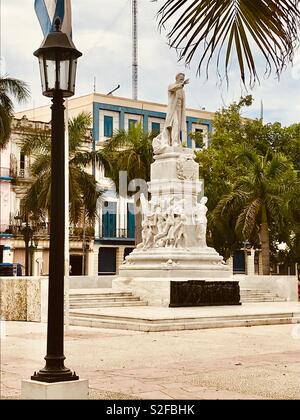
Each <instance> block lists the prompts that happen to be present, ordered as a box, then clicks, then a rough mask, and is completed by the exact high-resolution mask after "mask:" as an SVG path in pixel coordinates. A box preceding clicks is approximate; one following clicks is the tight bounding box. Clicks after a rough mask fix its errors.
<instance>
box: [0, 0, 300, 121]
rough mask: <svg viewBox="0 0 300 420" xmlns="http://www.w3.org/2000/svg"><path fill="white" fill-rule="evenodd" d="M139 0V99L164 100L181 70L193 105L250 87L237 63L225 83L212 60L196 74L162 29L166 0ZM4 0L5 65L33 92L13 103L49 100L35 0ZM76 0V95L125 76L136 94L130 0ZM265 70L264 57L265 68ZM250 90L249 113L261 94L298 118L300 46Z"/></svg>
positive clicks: (106, 87)
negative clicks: (38, 54)
mask: <svg viewBox="0 0 300 420" xmlns="http://www.w3.org/2000/svg"><path fill="white" fill-rule="evenodd" d="M138 3H139V95H138V96H139V99H144V100H147V101H154V102H162V103H165V102H166V100H167V93H166V88H167V85H168V84H169V83H170V82H171V81H172V80H173V78H174V75H175V74H176V73H177V72H178V71H185V73H186V75H187V77H189V78H190V85H189V86H187V89H186V94H187V106H188V107H193V108H200V107H201V108H202V107H205V108H206V109H207V110H209V111H215V110H217V109H219V108H220V107H221V106H222V105H228V104H229V103H230V102H231V101H232V100H237V99H238V98H239V97H240V95H241V94H243V93H245V91H243V90H242V87H241V84H240V82H239V77H238V73H237V72H234V70H232V71H231V74H230V85H229V87H228V88H227V85H226V84H225V83H224V84H223V85H221V86H220V83H219V80H218V77H217V75H216V69H215V68H214V67H213V66H212V67H211V70H210V77H209V80H206V78H205V76H203V77H201V78H199V77H196V70H197V65H196V63H194V64H193V65H192V66H191V68H190V69H185V67H184V65H183V64H178V63H177V55H176V52H175V51H173V50H170V49H169V47H168V46H167V41H166V34H165V32H162V33H160V32H159V31H158V29H157V21H156V18H155V16H156V12H157V11H158V8H159V4H161V3H162V0H160V1H159V2H158V3H155V2H154V3H153V2H151V0H139V2H138ZM0 4H1V54H0V55H1V72H2V73H8V74H9V75H10V76H12V77H16V78H20V79H22V80H24V81H26V82H27V83H28V84H29V86H30V89H31V92H32V98H31V100H30V102H29V103H28V104H26V105H23V106H21V107H17V108H16V109H17V110H22V109H26V108H31V107H32V106H39V105H43V104H45V103H49V101H48V99H47V98H44V97H43V96H42V94H41V88H40V76H39V72H38V63H37V59H36V58H35V57H34V56H33V55H32V53H33V51H34V50H36V49H37V48H38V47H39V46H40V44H41V42H42V39H43V36H42V32H41V28H40V26H39V22H38V20H37V17H36V15H35V12H34V6H33V5H34V0H0ZM72 5H73V40H74V42H75V45H76V47H77V48H78V49H79V50H80V51H81V52H82V53H83V57H82V58H80V60H79V65H78V76H77V83H76V95H84V94H88V93H91V92H92V91H93V84H94V77H96V89H97V92H99V93H107V92H109V91H110V90H112V89H113V88H114V87H116V86H117V85H118V84H120V85H121V88H120V89H119V90H118V91H117V92H116V93H115V95H116V96H117V95H119V96H125V97H131V56H132V53H131V0H72ZM259 62H260V60H259ZM233 68H234V67H233ZM263 70H264V67H263V63H262V67H261V68H260V74H263ZM248 93H252V94H253V96H254V98H255V102H254V105H253V106H252V108H251V110H250V111H249V112H248V113H247V114H246V115H248V116H252V117H257V116H259V113H260V102H261V100H262V101H263V104H264V117H265V120H266V121H270V122H273V121H280V122H282V123H283V124H284V125H288V124H291V123H294V122H298V121H299V122H300V101H299V93H300V54H299V55H298V56H296V59H295V64H294V67H293V68H291V67H289V68H287V69H286V71H285V72H284V73H283V75H282V77H281V80H280V81H279V82H278V81H277V79H275V77H274V76H273V75H272V76H271V77H269V78H268V79H267V80H264V79H263V78H262V79H261V84H260V86H257V87H256V88H255V89H253V90H252V91H249V92H248Z"/></svg>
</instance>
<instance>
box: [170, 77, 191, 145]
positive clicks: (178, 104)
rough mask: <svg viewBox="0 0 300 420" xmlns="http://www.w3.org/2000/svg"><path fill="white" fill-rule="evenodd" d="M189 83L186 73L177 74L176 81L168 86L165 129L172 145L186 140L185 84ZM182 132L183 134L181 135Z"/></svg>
mask: <svg viewBox="0 0 300 420" xmlns="http://www.w3.org/2000/svg"><path fill="white" fill-rule="evenodd" d="M188 83H189V79H186V80H185V74H184V73H178V74H177V75H176V83H174V84H172V85H170V86H169V87H168V110H167V117H166V122H165V127H164V128H165V129H166V130H167V132H168V136H169V145H170V146H179V145H180V144H181V142H182V141H183V140H186V115H185V93H184V90H183V88H184V86H185V85H186V84H188ZM180 134H181V136H180Z"/></svg>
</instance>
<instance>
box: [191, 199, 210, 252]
mask: <svg viewBox="0 0 300 420" xmlns="http://www.w3.org/2000/svg"><path fill="white" fill-rule="evenodd" d="M206 203H207V197H202V198H201V200H200V203H197V204H196V210H195V212H194V223H195V225H196V237H197V239H198V243H199V246H200V247H201V248H205V247H206V246H207V245H206V229H207V217H206V213H207V210H208V209H207V207H206Z"/></svg>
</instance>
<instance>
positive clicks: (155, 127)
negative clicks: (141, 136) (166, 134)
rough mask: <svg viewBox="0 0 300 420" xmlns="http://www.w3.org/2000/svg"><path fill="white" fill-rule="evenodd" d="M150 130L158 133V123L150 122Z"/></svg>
mask: <svg viewBox="0 0 300 420" xmlns="http://www.w3.org/2000/svg"><path fill="white" fill-rule="evenodd" d="M151 130H152V131H153V132H154V133H157V134H158V133H160V123H157V122H153V123H152V124H151Z"/></svg>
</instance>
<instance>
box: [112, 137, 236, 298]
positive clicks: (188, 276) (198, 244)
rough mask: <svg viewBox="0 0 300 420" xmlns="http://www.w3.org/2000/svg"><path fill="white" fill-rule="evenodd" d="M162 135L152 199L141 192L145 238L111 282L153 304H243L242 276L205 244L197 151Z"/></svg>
mask: <svg viewBox="0 0 300 420" xmlns="http://www.w3.org/2000/svg"><path fill="white" fill-rule="evenodd" d="M162 140H163V133H161V135H160V136H158V137H157V138H156V139H154V141H153V148H154V152H155V154H154V156H153V157H154V162H153V163H152V164H151V174H150V179H151V180H150V182H149V183H148V187H149V192H150V193H151V199H150V200H149V199H148V198H147V197H145V196H144V195H143V194H141V196H140V201H141V204H142V215H143V221H142V242H141V243H140V244H138V246H137V248H136V249H135V250H134V251H133V252H132V253H131V254H130V255H128V256H127V257H126V261H125V262H124V264H123V265H122V266H121V267H120V271H119V276H118V278H117V279H116V280H114V281H113V287H114V288H117V289H121V290H128V291H130V292H132V293H133V294H135V295H137V296H140V297H141V298H142V299H143V300H147V301H148V304H149V305H152V306H204V305H239V304H240V295H239V284H238V281H234V279H232V278H231V277H232V276H231V272H230V269H229V267H228V266H227V265H226V264H225V263H224V261H223V257H222V256H221V255H219V254H218V253H217V251H216V250H215V249H214V248H211V247H208V246H207V243H206V233H207V217H206V213H207V211H208V208H207V207H206V203H207V197H205V196H204V195H203V194H204V185H203V180H201V179H200V178H199V165H198V163H197V162H195V155H194V152H193V150H191V149H187V148H183V147H181V146H173V145H171V146H170V145H167V144H165V143H163V144H162ZM171 143H172V142H171Z"/></svg>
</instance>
